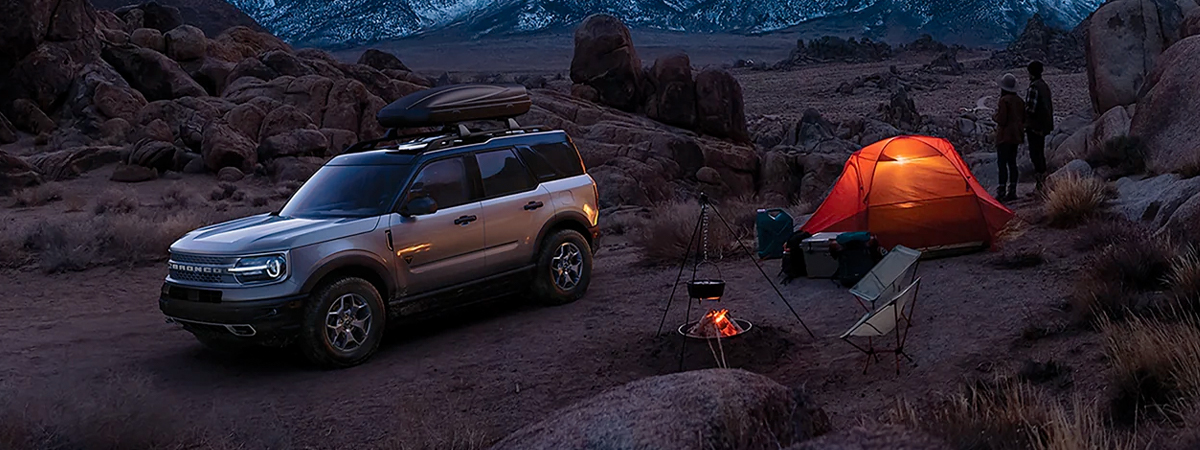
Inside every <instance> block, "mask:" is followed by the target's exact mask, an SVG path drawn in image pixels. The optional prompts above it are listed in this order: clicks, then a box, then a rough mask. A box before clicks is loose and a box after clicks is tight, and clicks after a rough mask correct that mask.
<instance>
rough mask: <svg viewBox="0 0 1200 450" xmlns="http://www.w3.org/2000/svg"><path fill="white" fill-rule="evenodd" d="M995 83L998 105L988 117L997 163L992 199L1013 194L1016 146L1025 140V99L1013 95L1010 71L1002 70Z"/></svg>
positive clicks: (1011, 197)
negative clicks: (997, 183)
mask: <svg viewBox="0 0 1200 450" xmlns="http://www.w3.org/2000/svg"><path fill="white" fill-rule="evenodd" d="M999 84H1000V105H999V106H998V107H997V108H996V114H995V115H993V116H992V120H994V121H996V162H997V163H998V165H999V166H1000V187H999V188H997V189H996V199H997V200H1001V201H1004V200H1014V199H1016V198H1017V147H1019V146H1020V145H1021V142H1022V141H1024V140H1025V133H1024V131H1025V102H1024V101H1023V100H1021V96H1019V95H1017V77H1015V76H1013V74H1011V73H1006V74H1004V76H1002V77H1000V82H999ZM1006 185H1007V189H1006V188H1005V186H1006Z"/></svg>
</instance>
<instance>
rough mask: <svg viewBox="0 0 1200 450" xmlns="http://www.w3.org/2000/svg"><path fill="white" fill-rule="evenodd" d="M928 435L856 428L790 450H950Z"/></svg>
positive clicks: (888, 427)
mask: <svg viewBox="0 0 1200 450" xmlns="http://www.w3.org/2000/svg"><path fill="white" fill-rule="evenodd" d="M951 448H952V447H950V446H949V445H948V444H946V443H945V442H943V441H941V440H939V439H937V438H935V437H933V436H930V435H928V434H925V433H922V432H917V431H913V430H910V429H907V428H903V427H900V426H896V425H874V426H871V427H869V428H868V427H861V426H859V427H854V428H851V429H850V430H847V431H842V432H839V433H833V434H828V435H825V436H821V437H819V438H816V439H813V440H811V441H805V442H803V443H800V444H797V445H794V446H792V447H788V448H787V450H950V449H951Z"/></svg>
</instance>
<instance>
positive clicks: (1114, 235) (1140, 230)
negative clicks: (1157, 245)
mask: <svg viewBox="0 0 1200 450" xmlns="http://www.w3.org/2000/svg"><path fill="white" fill-rule="evenodd" d="M1149 234H1150V231H1149V230H1147V229H1146V228H1145V227H1143V226H1141V225H1138V224H1137V223H1134V222H1130V221H1128V220H1125V219H1119V218H1118V219H1114V220H1097V221H1092V222H1089V223H1088V224H1087V225H1085V226H1084V227H1083V228H1080V231H1079V233H1078V234H1077V236H1078V237H1077V238H1076V240H1075V245H1074V247H1075V250H1078V251H1081V252H1086V251H1093V250H1099V249H1103V248H1105V247H1108V246H1110V245H1114V244H1120V243H1123V242H1129V241H1133V240H1138V239H1144V236H1147V235H1149Z"/></svg>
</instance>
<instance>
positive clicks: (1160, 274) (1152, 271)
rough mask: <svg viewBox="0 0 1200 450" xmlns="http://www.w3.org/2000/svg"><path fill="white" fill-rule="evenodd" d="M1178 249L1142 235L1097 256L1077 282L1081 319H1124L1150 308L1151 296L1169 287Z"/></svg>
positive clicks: (1073, 296)
mask: <svg viewBox="0 0 1200 450" xmlns="http://www.w3.org/2000/svg"><path fill="white" fill-rule="evenodd" d="M1175 254H1176V250H1175V248H1174V247H1173V245H1172V244H1171V243H1170V242H1169V241H1168V240H1165V239H1161V238H1154V237H1148V236H1145V235H1138V236H1136V237H1131V238H1130V239H1127V240H1123V241H1119V242H1116V243H1113V244H1110V245H1108V246H1106V247H1104V248H1103V250H1101V251H1100V252H1099V253H1097V254H1096V255H1095V256H1093V257H1092V258H1091V259H1090V260H1089V261H1088V264H1087V265H1086V266H1085V267H1086V268H1087V269H1086V270H1087V271H1086V272H1085V273H1084V274H1083V276H1082V277H1080V278H1079V280H1078V281H1077V282H1076V283H1075V286H1074V290H1073V292H1072V293H1071V297H1070V300H1071V304H1072V307H1073V309H1074V311H1075V313H1076V317H1077V319H1079V320H1080V321H1081V322H1092V321H1094V320H1095V319H1097V318H1100V317H1108V318H1111V319H1113V320H1122V319H1124V318H1125V317H1126V316H1127V315H1129V314H1131V313H1134V314H1137V313H1143V312H1146V311H1147V308H1146V307H1147V306H1150V304H1149V302H1148V301H1147V297H1148V295H1147V293H1150V292H1153V291H1157V290H1160V289H1162V288H1164V287H1165V286H1166V283H1167V276H1168V275H1169V274H1170V273H1171V270H1172V263H1173V262H1174V260H1175Z"/></svg>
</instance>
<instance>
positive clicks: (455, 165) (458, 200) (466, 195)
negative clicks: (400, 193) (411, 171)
mask: <svg viewBox="0 0 1200 450" xmlns="http://www.w3.org/2000/svg"><path fill="white" fill-rule="evenodd" d="M470 186H471V185H470V183H468V182H467V167H466V165H465V164H463V160H462V158H450V159H443V160H439V161H434V162H432V163H429V164H428V165H426V166H425V167H424V168H422V169H421V173H419V174H417V178H416V180H415V181H413V185H412V188H411V189H410V190H409V194H408V198H409V199H411V198H413V197H415V196H417V195H420V194H424V195H428V196H430V197H431V198H433V200H434V201H435V202H437V205H438V209H445V208H453V207H455V206H459V205H464V204H466V203H467V202H468V201H470V200H471V188H470Z"/></svg>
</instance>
